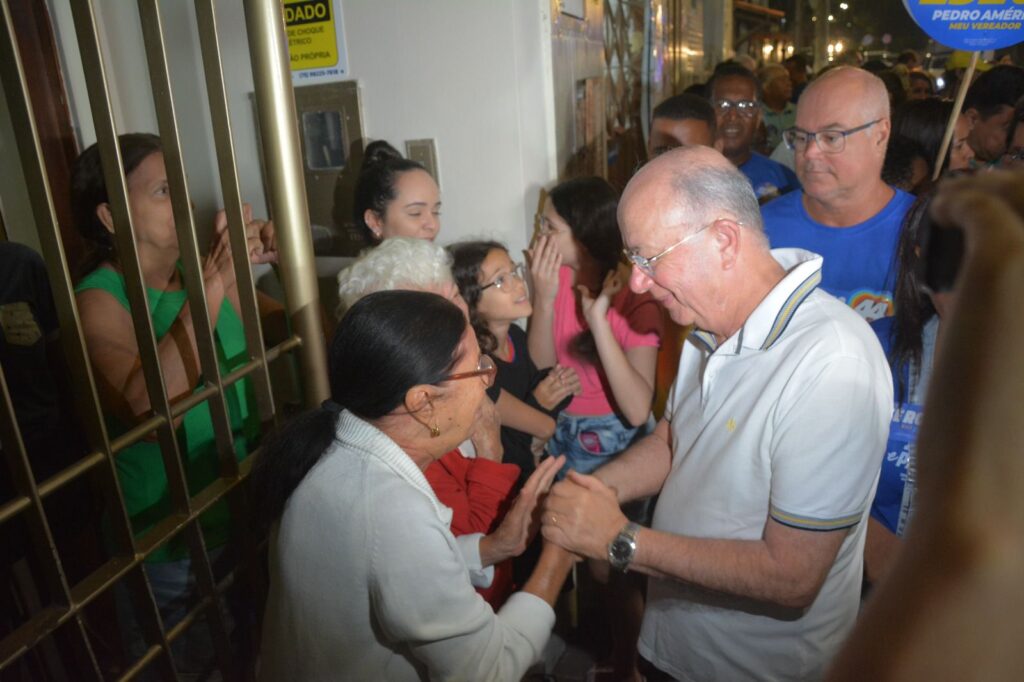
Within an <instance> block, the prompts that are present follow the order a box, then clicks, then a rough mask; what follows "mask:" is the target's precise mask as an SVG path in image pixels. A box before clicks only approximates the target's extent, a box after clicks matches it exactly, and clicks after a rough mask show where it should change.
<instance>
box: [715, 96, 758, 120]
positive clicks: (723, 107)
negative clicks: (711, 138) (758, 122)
mask: <svg viewBox="0 0 1024 682" xmlns="http://www.w3.org/2000/svg"><path fill="white" fill-rule="evenodd" d="M713 104H714V105H715V109H717V110H718V113H719V114H721V115H722V116H725V115H726V114H728V113H729V112H730V111H733V110H735V111H736V113H737V114H739V115H740V116H742V117H744V118H753V117H754V116H755V115H756V114H757V112H758V111H759V110H760V109H761V105H760V104H758V103H757V102H756V101H754V100H752V99H741V100H732V99H716V100H715V101H714V102H713Z"/></svg>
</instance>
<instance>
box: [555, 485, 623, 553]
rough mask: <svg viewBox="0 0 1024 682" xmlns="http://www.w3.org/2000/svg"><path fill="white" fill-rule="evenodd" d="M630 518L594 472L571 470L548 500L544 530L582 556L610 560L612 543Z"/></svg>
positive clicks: (569, 549) (564, 546)
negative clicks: (583, 472)
mask: <svg viewBox="0 0 1024 682" xmlns="http://www.w3.org/2000/svg"><path fill="white" fill-rule="evenodd" d="M628 521H629V519H627V518H626V516H625V514H623V513H622V510H621V509H620V508H619V500H618V497H617V496H616V494H615V491H614V490H612V489H611V488H609V487H608V486H607V485H605V484H604V483H603V482H602V481H601V480H600V479H598V478H596V477H594V476H588V475H586V474H581V473H578V472H576V471H570V472H569V475H568V476H567V477H566V478H565V479H564V480H563V481H561V482H559V483H556V484H555V485H554V486H552V488H551V492H549V493H548V495H547V498H546V499H545V500H544V505H543V509H542V512H541V534H542V535H543V536H544V539H545V540H547V541H548V542H552V543H554V544H556V545H558V546H559V547H561V548H563V549H565V550H567V551H568V552H570V553H572V554H575V555H577V556H578V557H585V558H589V559H599V560H606V559H607V558H608V544H609V543H610V542H611V541H612V540H613V539H614V538H615V536H616V535H618V533H619V531H620V530H622V528H623V527H624V526H625V525H626V523H628Z"/></svg>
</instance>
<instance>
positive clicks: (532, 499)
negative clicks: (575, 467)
mask: <svg viewBox="0 0 1024 682" xmlns="http://www.w3.org/2000/svg"><path fill="white" fill-rule="evenodd" d="M564 463H565V456H564V455H560V456H558V457H549V458H547V459H545V460H544V461H543V462H541V463H540V465H539V466H538V467H537V469H536V470H535V471H534V472H533V474H531V475H530V477H529V478H528V479H526V483H525V484H524V485H523V489H522V490H521V491H519V496H518V497H517V498H516V500H515V502H513V503H512V507H511V508H509V510H508V513H507V514H505V518H504V519H502V520H501V525H499V526H498V527H497V529H495V531H494V532H493V533H491V534H490V535H488V536H486V537H484V538H483V540H481V541H480V559H481V561H482V562H483V564H484V565H485V566H491V565H494V564H497V563H501V562H502V561H504V560H505V559H508V558H511V557H514V556H519V555H520V554H522V553H523V551H524V550H525V549H526V547H527V545H529V544H530V542H531V541H532V540H533V538H534V536H535V535H536V534H537V530H538V528H539V527H540V504H538V503H539V502H540V501H541V500H543V499H544V497H545V496H546V495H547V493H548V490H549V489H550V488H551V482H552V481H554V480H555V474H557V473H558V471H559V470H560V469H561V468H562V465H563V464H564Z"/></svg>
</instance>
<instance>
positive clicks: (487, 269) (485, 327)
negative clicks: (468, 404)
mask: <svg viewBox="0 0 1024 682" xmlns="http://www.w3.org/2000/svg"><path fill="white" fill-rule="evenodd" d="M448 251H449V252H450V253H451V255H452V275H454V277H455V281H456V283H457V284H458V286H459V292H460V293H461V294H462V298H463V299H464V300H465V301H466V305H467V306H468V307H469V319H470V322H471V323H472V324H473V328H474V329H475V330H476V335H477V340H478V341H479V343H480V349H481V350H482V351H483V352H484V353H488V354H490V356H491V357H492V358H493V359H494V363H495V364H496V365H497V367H498V374H497V377H496V379H495V383H494V385H493V386H492V387H491V389H490V390H489V391H488V395H489V396H490V398H491V399H492V400H493V401H494V402H495V404H496V405H497V407H498V412H499V414H500V415H501V424H502V426H501V444H502V446H504V449H505V454H504V457H503V461H504V462H507V463H512V464H516V465H518V466H519V468H520V471H521V474H520V478H519V485H520V486H521V485H522V484H523V482H525V481H526V479H527V478H529V476H530V474H531V473H532V472H533V470H534V468H535V464H534V455H533V447H532V443H533V441H534V439H538V440H539V441H540V442H541V443H542V444H543V443H544V442H547V440H548V439H549V438H551V436H552V435H553V434H554V432H555V418H556V417H557V415H558V411H559V406H563V407H564V403H565V402H566V399H567V398H569V397H570V396H572V395H574V394H575V393H578V392H579V390H580V381H579V377H578V376H577V375H576V372H575V370H573V369H572V368H570V367H563V366H560V365H556V366H555V367H554V368H553V369H552V370H551V371H550V372H545V371H541V370H539V369H537V366H536V365H535V364H534V362H533V359H532V358H531V357H530V351H529V349H528V347H527V342H526V333H525V332H524V331H523V330H522V329H520V328H519V327H518V326H516V325H515V324H514V323H515V321H516V320H520V319H523V318H527V317H529V316H530V315H531V314H532V312H533V306H532V305H531V303H530V295H529V291H528V290H527V288H526V283H525V282H524V281H523V269H522V265H521V264H516V263H513V262H512V259H511V257H509V253H508V250H507V249H506V248H505V247H504V246H503V245H502V244H499V243H498V242H490V241H470V242H461V243H458V244H453V245H452V246H450V247H449V248H448Z"/></svg>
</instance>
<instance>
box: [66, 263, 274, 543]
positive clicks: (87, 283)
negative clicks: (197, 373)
mask: <svg viewBox="0 0 1024 682" xmlns="http://www.w3.org/2000/svg"><path fill="white" fill-rule="evenodd" d="M88 289H101V290H103V291H106V292H108V293H109V294H110V295H112V296H113V297H114V298H115V299H117V301H118V303H120V304H121V305H123V306H124V307H125V309H126V310H130V308H129V305H128V290H127V288H126V286H125V280H124V275H122V274H121V273H119V272H117V271H115V270H112V269H110V268H105V267H101V268H98V269H96V270H94V271H92V272H91V273H89V274H88V275H86V276H85V277H84V278H83V279H82V281H81V282H79V283H78V286H77V287H75V290H76V291H78V292H81V291H86V290H88ZM146 296H147V298H148V299H149V314H150V316H151V317H152V319H153V331H154V332H155V334H156V338H157V342H159V341H160V340H161V339H162V338H163V337H164V336H165V335H166V334H167V332H168V331H169V330H170V328H171V325H173V324H174V321H175V320H176V319H177V318H178V315H179V314H180V313H181V309H182V308H183V307H184V306H185V304H186V303H187V301H188V292H187V291H186V290H184V289H181V290H179V291H161V290H159V289H151V288H148V287H147V289H146ZM214 342H215V346H216V350H217V364H218V366H219V369H220V372H221V375H222V376H223V375H224V374H227V373H228V372H231V371H233V370H235V369H237V368H238V367H240V366H241V365H243V364H245V363H246V362H247V361H248V360H249V354H248V353H247V351H246V345H245V330H244V328H243V327H242V321H241V320H240V319H239V317H238V314H237V312H236V311H235V309H234V306H232V305H231V301H229V300H228V299H227V298H225V299H224V302H223V304H222V305H221V309H220V315H219V316H218V318H217V326H216V328H215V329H214ZM201 385H202V383H201V382H200V386H201ZM224 398H225V401H226V403H227V407H228V416H229V417H230V420H231V429H232V431H233V433H234V440H235V457H236V458H237V459H238V460H239V461H241V460H242V459H244V458H245V457H246V456H247V455H248V453H249V450H250V449H252V448H254V447H255V445H256V440H257V438H258V436H259V426H260V425H259V416H258V415H257V414H256V413H254V412H253V411H252V409H251V408H250V406H251V405H254V404H255V401H254V400H253V398H252V387H251V385H250V382H249V380H248V379H242V380H241V381H238V382H235V383H234V384H232V385H231V386H227V387H225V388H224ZM106 419H107V429H108V432H109V434H110V437H111V438H116V437H117V436H119V435H121V434H122V433H124V432H125V431H127V430H128V429H129V428H130V427H131V425H129V424H125V423H123V422H121V421H120V420H119V419H117V418H116V417H114V416H112V415H107V417H106ZM175 435H176V437H177V440H178V449H179V451H180V452H181V455H182V457H183V458H184V468H185V476H186V480H187V482H188V490H189V494H190V495H195V494H197V493H198V492H200V491H201V490H202V489H203V488H205V487H206V486H208V485H210V483H212V482H213V481H214V480H216V479H217V477H218V475H219V472H220V467H219V464H218V459H217V443H216V440H215V437H214V430H213V420H212V418H211V416H210V405H209V401H203V402H201V403H199V404H198V405H196V406H195V407H193V408H192V409H191V410H189V411H188V412H186V413H185V415H184V418H183V419H182V420H181V423H180V425H179V426H178V428H177V429H176V430H175ZM115 460H116V464H117V474H118V479H119V481H120V483H121V492H122V494H123V495H124V501H125V507H126V511H127V513H128V517H129V519H130V520H131V524H132V531H133V532H134V533H135V535H136V536H138V535H140V534H142V533H144V532H146V531H147V530H149V529H150V528H152V527H153V526H154V525H156V524H157V523H159V522H160V521H162V520H163V519H165V518H166V517H167V516H169V515H170V512H171V505H170V492H169V488H168V483H167V474H166V471H165V470H164V464H163V459H162V457H161V454H160V444H159V443H158V442H156V441H140V442H138V443H135V444H134V445H132V446H130V447H128V448H126V449H124V450H122V451H121V452H120V453H118V454H117V455H116V456H115ZM199 522H200V525H201V526H202V529H203V536H204V538H205V539H206V546H207V548H209V549H213V548H215V547H219V546H221V545H224V544H225V543H226V542H227V541H228V537H229V534H230V530H231V518H230V511H229V509H228V505H227V502H226V501H224V500H221V501H220V502H218V503H217V504H216V505H214V506H213V507H211V508H210V509H209V510H208V511H207V512H206V513H204V514H203V515H202V517H201V518H200V521H199ZM187 557H188V547H187V543H186V541H185V537H184V534H183V533H179V534H178V535H176V536H175V537H173V538H171V539H170V540H169V541H168V542H167V543H165V544H164V545H162V546H161V547H158V548H157V549H156V550H155V551H154V552H153V553H152V554H150V555H149V557H147V559H146V560H147V561H150V562H166V561H175V560H178V559H184V558H187Z"/></svg>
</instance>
